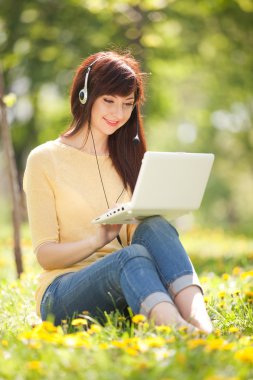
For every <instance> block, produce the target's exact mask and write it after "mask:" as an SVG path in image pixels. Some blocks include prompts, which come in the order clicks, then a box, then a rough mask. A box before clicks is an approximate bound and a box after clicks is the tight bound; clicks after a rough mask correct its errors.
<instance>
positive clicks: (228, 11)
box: [0, 0, 253, 235]
mask: <svg viewBox="0 0 253 380" xmlns="http://www.w3.org/2000/svg"><path fill="white" fill-rule="evenodd" d="M252 25H253V2H252V1H251V0H214V1H208V0H202V1H196V0H174V1H173V0H141V1H136V0H128V1H127V0H124V1H122V0H104V1H102V0H92V1H90V0H36V1H34V0H33V1H31V0H30V1H27V0H19V1H17V0H8V1H6V0H0V59H1V66H2V70H3V72H4V80H5V92H6V93H14V94H15V95H16V97H17V100H16V103H15V104H14V106H13V107H11V108H8V121H9V124H10V128H11V133H12V138H13V143H14V147H15V154H16V160H17V166H18V170H19V178H20V183H21V182H22V175H23V170H24V167H25V162H26V157H27V154H28V153H29V151H30V150H31V149H32V148H33V147H34V146H36V145H38V144H40V143H43V142H45V141H46V140H49V139H54V138H56V137H57V136H58V134H59V133H60V132H61V131H62V130H64V129H65V128H66V126H67V125H68V123H69V122H70V120H71V117H70V108H69V98H68V97H69V88H70V84H71V80H72V77H73V73H74V70H75V68H76V67H77V66H78V64H79V63H80V62H81V60H82V58H84V57H86V56H87V55H89V54H91V53H95V52H97V51H100V50H108V49H115V48H117V49H119V48H120V49H130V50H131V51H132V53H133V54H134V55H135V57H136V58H137V59H138V60H139V61H140V62H141V64H142V69H143V71H144V72H146V73H148V75H147V79H146V103H145V106H144V107H143V109H142V113H143V117H144V122H145V129H146V136H147V139H148V145H149V149H150V150H163V151H187V152H213V153H214V154H215V157H216V158H215V164H214V167H213V170H212V173H211V177H210V181H209V183H208V187H207V190H206V193H205V196H204V199H203V203H202V206H201V209H200V210H199V211H197V212H195V213H194V215H193V216H191V217H190V218H188V219H187V220H186V223H190V224H191V223H198V224H201V225H203V226H208V227H212V226H215V227H216V228H221V229H222V228H223V229H228V230H230V231H235V232H238V233H246V234H249V235H250V234H252V232H253V228H252V225H253V195H252V194H253V175H252V174H253V153H252V152H253V151H252V148H253V128H252V120H253V95H252V89H253V55H252V46H253V28H252ZM5 165H6V164H5V162H4V159H3V154H2V142H1V141H0V178H1V180H0V199H1V202H0V205H1V218H2V219H3V220H4V221H6V222H7V221H8V220H10V208H9V203H10V198H9V191H8V186H7V180H6V174H5ZM189 186H191V184H189Z"/></svg>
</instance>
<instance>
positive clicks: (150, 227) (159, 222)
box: [135, 215, 178, 237]
mask: <svg viewBox="0 0 253 380" xmlns="http://www.w3.org/2000/svg"><path fill="white" fill-rule="evenodd" d="M151 231H152V232H155V233H158V234H159V235H161V234H163V232H166V235H167V236H168V234H169V235H171V237H175V236H176V237H178V232H177V230H176V228H175V227H174V226H173V225H172V224H170V223H169V222H168V221H167V220H166V219H165V218H163V217H162V216H159V215H156V216H151V217H149V218H146V219H144V220H143V221H142V222H141V223H140V224H139V226H138V227H137V229H136V231H135V234H136V235H138V232H142V233H143V232H147V233H150V232H151Z"/></svg>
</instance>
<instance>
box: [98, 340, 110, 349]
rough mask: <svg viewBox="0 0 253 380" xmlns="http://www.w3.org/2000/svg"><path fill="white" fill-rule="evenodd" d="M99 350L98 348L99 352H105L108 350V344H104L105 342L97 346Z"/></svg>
mask: <svg viewBox="0 0 253 380" xmlns="http://www.w3.org/2000/svg"><path fill="white" fill-rule="evenodd" d="M99 348H100V349H101V350H107V349H108V348H109V344H108V343H105V342H103V343H100V344H99Z"/></svg>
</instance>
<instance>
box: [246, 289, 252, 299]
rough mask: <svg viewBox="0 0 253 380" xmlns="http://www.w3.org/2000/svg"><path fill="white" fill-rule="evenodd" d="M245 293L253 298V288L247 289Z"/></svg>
mask: <svg viewBox="0 0 253 380" xmlns="http://www.w3.org/2000/svg"><path fill="white" fill-rule="evenodd" d="M244 294H245V296H246V297H247V298H253V291H252V290H245V292H244Z"/></svg>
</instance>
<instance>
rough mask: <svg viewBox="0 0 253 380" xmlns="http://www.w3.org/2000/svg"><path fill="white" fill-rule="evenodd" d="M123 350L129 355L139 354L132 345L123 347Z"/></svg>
mask: <svg viewBox="0 0 253 380" xmlns="http://www.w3.org/2000/svg"><path fill="white" fill-rule="evenodd" d="M125 352H126V353H127V354H128V355H131V356H137V355H138V354H139V352H138V351H137V350H136V349H134V348H132V347H127V348H126V349H125Z"/></svg>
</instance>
